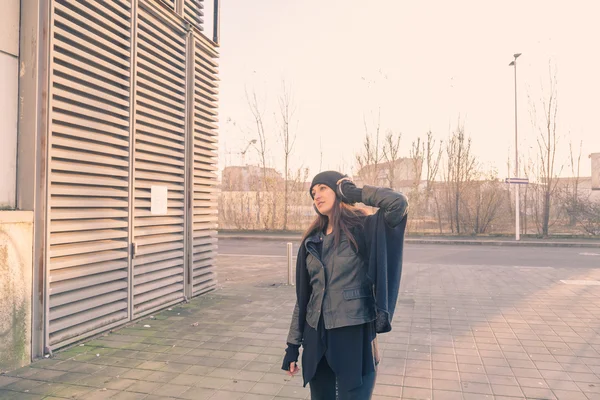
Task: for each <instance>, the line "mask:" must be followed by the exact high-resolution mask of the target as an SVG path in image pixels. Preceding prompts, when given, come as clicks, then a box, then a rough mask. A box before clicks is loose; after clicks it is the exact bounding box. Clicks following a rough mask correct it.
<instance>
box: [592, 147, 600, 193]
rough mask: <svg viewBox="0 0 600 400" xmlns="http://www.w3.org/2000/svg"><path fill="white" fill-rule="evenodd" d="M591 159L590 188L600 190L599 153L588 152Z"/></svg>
mask: <svg viewBox="0 0 600 400" xmlns="http://www.w3.org/2000/svg"><path fill="white" fill-rule="evenodd" d="M590 158H591V159H592V190H600V153H592V154H590Z"/></svg>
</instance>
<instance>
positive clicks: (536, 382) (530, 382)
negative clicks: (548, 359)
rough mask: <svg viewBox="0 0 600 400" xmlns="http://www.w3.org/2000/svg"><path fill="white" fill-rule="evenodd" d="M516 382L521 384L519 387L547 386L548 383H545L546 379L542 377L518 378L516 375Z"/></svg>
mask: <svg viewBox="0 0 600 400" xmlns="http://www.w3.org/2000/svg"><path fill="white" fill-rule="evenodd" d="M517 382H519V385H521V387H530V388H548V387H549V386H548V384H547V383H546V381H545V380H544V379H542V378H540V379H536V378H520V377H517Z"/></svg>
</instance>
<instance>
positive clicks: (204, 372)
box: [185, 365, 215, 376]
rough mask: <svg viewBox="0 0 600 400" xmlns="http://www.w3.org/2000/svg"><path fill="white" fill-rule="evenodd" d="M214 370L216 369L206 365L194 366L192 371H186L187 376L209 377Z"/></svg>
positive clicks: (191, 368)
mask: <svg viewBox="0 0 600 400" xmlns="http://www.w3.org/2000/svg"><path fill="white" fill-rule="evenodd" d="M214 370H215V367H209V366H205V365H194V366H192V367H190V369H188V370H187V371H185V373H186V374H187V375H198V376H208V375H209V374H210V373H211V372H212V371H214Z"/></svg>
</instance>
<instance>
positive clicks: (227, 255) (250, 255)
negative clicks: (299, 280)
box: [219, 253, 296, 258]
mask: <svg viewBox="0 0 600 400" xmlns="http://www.w3.org/2000/svg"><path fill="white" fill-rule="evenodd" d="M219 255H220V256H226V257H265V258H287V256H273V255H263V254H233V253H219ZM293 258H296V256H294V257H293Z"/></svg>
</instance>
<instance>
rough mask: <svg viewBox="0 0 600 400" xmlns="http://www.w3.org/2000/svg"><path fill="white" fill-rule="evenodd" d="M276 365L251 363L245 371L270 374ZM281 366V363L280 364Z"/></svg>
mask: <svg viewBox="0 0 600 400" xmlns="http://www.w3.org/2000/svg"><path fill="white" fill-rule="evenodd" d="M273 365H274V364H268V363H263V362H257V361H251V362H250V363H248V364H247V365H246V366H245V367H244V370H246V371H257V372H268V371H269V370H270V369H271V367H273ZM279 365H280V366H281V363H279Z"/></svg>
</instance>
